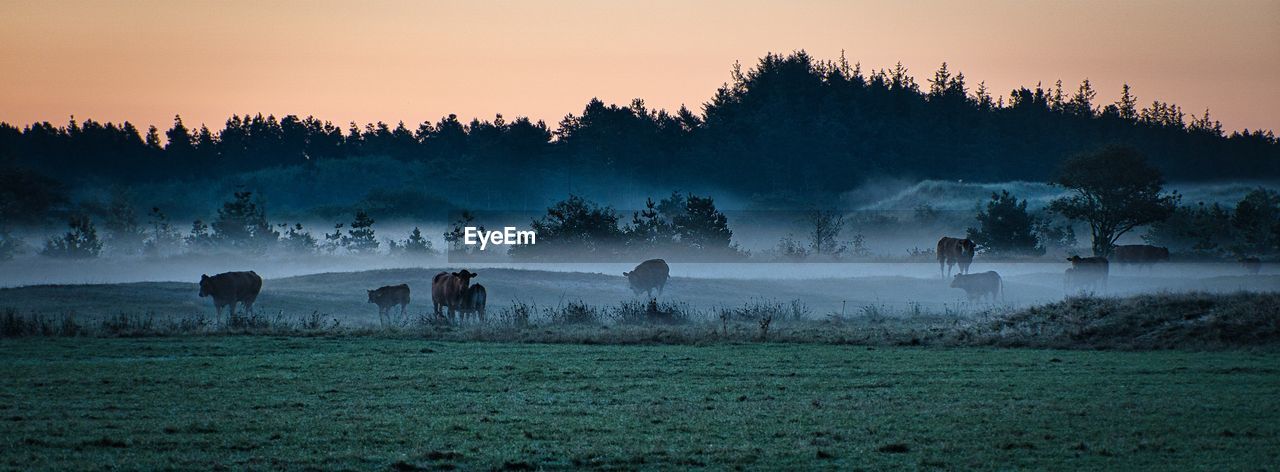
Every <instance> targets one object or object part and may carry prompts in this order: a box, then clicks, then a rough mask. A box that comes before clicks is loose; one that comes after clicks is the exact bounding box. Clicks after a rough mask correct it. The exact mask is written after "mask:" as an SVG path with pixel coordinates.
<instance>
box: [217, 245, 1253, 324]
mask: <svg viewBox="0 0 1280 472" xmlns="http://www.w3.org/2000/svg"><path fill="white" fill-rule="evenodd" d="M976 250H977V245H976V244H974V242H973V241H972V240H970V239H960V238H949V237H943V238H942V239H940V240H938V249H937V256H938V271H939V272H941V273H942V276H943V278H946V277H947V276H949V275H951V271H952V268H953V267H958V269H959V270H958V273H957V274H955V276H954V277H953V278H952V280H951V287H952V288H958V289H962V290H964V292H965V294H966V295H967V296H968V297H969V299H970V300H981V299H984V298H986V297H988V296H990V297H991V300H992V301H994V300H995V299H996V298H997V297H1000V298H1003V297H1004V282H1003V281H1002V280H1001V278H1000V274H999V273H997V272H996V271H993V270H992V271H987V272H982V273H977V274H971V273H969V267H970V266H971V265H972V264H973V257H974V254H975V253H976V252H977V251H976ZM1112 258H1113V259H1114V260H1115V261H1116V262H1117V263H1120V264H1129V265H1138V266H1149V265H1151V264H1155V263H1158V262H1164V261H1168V260H1169V250H1168V249H1166V248H1163V247H1158V246H1149V245H1145V244H1135V245H1122V246H1116V247H1115V250H1114V251H1113V253H1112ZM1067 261H1068V262H1070V263H1071V267H1068V268H1067V269H1066V272H1065V273H1064V277H1063V280H1064V285H1065V287H1066V289H1067V290H1077V289H1090V290H1099V291H1105V290H1106V288H1107V277H1108V275H1109V273H1110V262H1109V261H1108V260H1107V259H1106V258H1104V257H1080V256H1071V257H1068V258H1067ZM1240 262H1241V264H1242V266H1243V267H1244V268H1245V270H1246V271H1248V272H1249V273H1253V274H1256V273H1258V271H1259V270H1260V269H1261V267H1262V263H1261V261H1259V260H1258V259H1257V258H1253V257H1250V258H1244V259H1241V260H1240ZM477 275H478V274H476V273H474V272H471V271H468V270H466V269H463V270H460V271H458V272H440V273H439V274H436V276H435V277H433V278H432V279H431V304H432V306H433V307H434V309H435V315H436V317H437V318H440V319H443V320H447V321H448V322H449V323H463V322H466V320H467V318H468V317H472V318H474V319H476V320H477V321H481V322H482V321H484V316H485V304H486V302H487V301H488V292H487V291H486V290H485V288H484V286H483V285H480V284H472V283H471V279H474V278H476V277H477ZM622 275H623V276H625V277H626V278H627V281H628V283H629V284H630V285H631V290H632V291H633V292H634V293H635V294H636V295H639V294H641V293H644V294H646V296H648V297H653V292H654V291H657V293H658V296H661V295H662V290H663V288H664V287H666V284H667V279H668V278H670V276H671V268H670V266H668V265H667V262H666V261H664V260H662V259H650V260H647V261H644V262H641V263H640V265H637V266H636V268H635V269H633V270H631V271H629V272H623V273H622ZM261 290H262V277H260V276H258V274H257V273H255V272H253V271H248V272H226V273H222V274H218V275H215V276H212V277H210V276H208V275H202V276H200V296H201V297H212V298H213V306H214V308H215V309H216V310H217V312H218V316H219V317H221V316H222V308H223V307H227V306H230V307H231V314H232V315H235V310H236V304H241V305H243V306H244V308H245V310H246V311H249V312H252V311H253V302H254V301H255V300H257V298H258V293H259V292H260V291H261ZM368 294H369V303H372V304H375V305H377V306H378V319H379V321H380V322H382V323H386V322H387V321H390V320H391V318H392V316H391V310H392V309H393V308H395V307H396V306H399V307H400V317H401V320H402V321H405V320H407V317H408V308H409V298H410V290H409V285H408V284H399V285H388V286H385V287H381V288H378V289H375V290H369V291H368Z"/></svg>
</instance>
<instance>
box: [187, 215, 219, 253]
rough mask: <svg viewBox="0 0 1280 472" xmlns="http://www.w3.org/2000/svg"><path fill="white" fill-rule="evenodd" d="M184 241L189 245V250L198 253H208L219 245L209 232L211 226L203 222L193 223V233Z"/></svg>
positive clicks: (188, 234)
mask: <svg viewBox="0 0 1280 472" xmlns="http://www.w3.org/2000/svg"><path fill="white" fill-rule="evenodd" d="M183 239H184V241H186V243H187V248H188V249H190V250H192V251H196V252H203V251H208V250H210V249H213V247H214V246H215V245H216V244H217V240H216V239H214V237H213V233H212V232H211V231H210V230H209V225H208V224H207V223H205V222H204V221H201V220H195V221H192V222H191V231H190V232H189V233H187V236H186V237H185V238H183Z"/></svg>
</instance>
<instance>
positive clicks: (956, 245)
mask: <svg viewBox="0 0 1280 472" xmlns="http://www.w3.org/2000/svg"><path fill="white" fill-rule="evenodd" d="M977 249H978V245H977V244H974V243H973V240H970V239H959V238H948V237H946V236H943V237H942V239H939V240H938V272H941V273H942V276H943V277H946V276H949V275H951V266H954V265H957V264H959V265H960V273H961V274H968V273H969V264H972V263H973V253H974V251H976V250H977ZM944 265H945V266H946V269H945V270H944V269H943V266H944Z"/></svg>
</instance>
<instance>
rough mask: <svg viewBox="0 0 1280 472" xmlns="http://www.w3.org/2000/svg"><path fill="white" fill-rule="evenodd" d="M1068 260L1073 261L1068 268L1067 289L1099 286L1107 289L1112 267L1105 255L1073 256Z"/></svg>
mask: <svg viewBox="0 0 1280 472" xmlns="http://www.w3.org/2000/svg"><path fill="white" fill-rule="evenodd" d="M1067 261H1069V262H1071V268H1069V269H1067V271H1066V274H1065V276H1066V277H1065V281H1066V288H1067V290H1071V289H1073V288H1098V289H1100V290H1104V291H1105V290H1106V289H1107V275H1108V273H1109V272H1110V268H1109V264H1108V262H1107V259H1106V258H1105V257H1080V256H1071V257H1068V258H1067Z"/></svg>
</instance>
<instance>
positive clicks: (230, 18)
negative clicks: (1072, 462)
mask: <svg viewBox="0 0 1280 472" xmlns="http://www.w3.org/2000/svg"><path fill="white" fill-rule="evenodd" d="M360 3H364V2H336V1H328V0H325V1H319V2H297V1H292V0H290V1H278V2H249V1H242V0H228V1H222V2H163V1H154V0H139V1H130V2H125V1H80V2H65V1H50V2H37V1H26V0H22V1H16V0H0V11H3V13H4V14H0V48H2V49H0V70H3V71H4V73H3V74H0V121H4V122H8V123H11V124H18V125H25V124H27V123H31V122H35V121H50V122H53V123H56V124H65V123H66V121H67V119H68V117H69V116H70V115H75V116H76V117H77V119H80V120H84V119H87V118H92V119H95V120H98V121H114V122H120V121H124V120H129V121H132V122H133V123H135V124H136V125H138V126H139V128H142V129H145V128H146V126H147V125H156V126H157V127H159V128H161V129H166V128H168V127H169V125H170V123H171V122H172V118H173V115H175V114H181V115H182V116H183V118H184V121H186V123H187V124H188V126H191V127H197V126H199V124H201V123H205V124H208V125H209V127H210V128H213V129H217V128H220V127H221V125H222V123H223V122H224V121H225V120H226V118H227V117H229V116H230V115H231V114H245V113H259V112H261V113H264V114H274V115H276V116H284V115H288V114H296V115H300V116H306V115H314V116H316V117H318V118H321V119H324V120H330V121H333V122H334V123H335V124H338V125H340V126H342V127H343V128H345V127H346V123H348V122H350V121H356V122H358V123H361V124H363V123H367V122H376V121H385V122H388V123H395V122H397V121H404V122H405V123H407V124H409V125H410V126H411V127H416V124H417V123H419V122H422V121H424V120H429V121H432V122H434V121H436V120H437V119H439V118H440V117H441V116H444V115H447V114H449V113H456V114H458V115H459V116H460V117H463V118H466V119H470V118H471V117H480V118H484V119H488V118H492V117H493V116H494V114H496V113H502V114H504V115H505V116H506V117H508V119H510V118H512V117H515V116H529V117H531V118H534V119H543V120H546V121H547V123H548V125H551V126H553V127H554V126H555V125H556V123H557V122H559V120H560V119H561V118H562V117H563V116H564V115H565V114H567V113H580V112H581V110H582V107H583V105H585V104H586V102H587V101H588V100H589V99H591V98H592V97H599V98H600V99H602V100H604V101H605V102H611V103H628V102H630V101H631V99H632V98H637V97H638V98H643V99H645V101H646V102H647V103H648V104H649V106H650V107H651V108H667V109H675V108H678V107H679V106H680V105H681V104H687V105H688V106H689V107H690V108H693V109H698V108H700V106H701V104H702V103H703V102H705V101H707V100H709V99H710V98H711V96H712V94H713V93H714V92H715V89H716V87H718V86H719V85H720V84H722V83H723V82H725V81H726V80H728V78H729V70H730V67H731V66H732V64H733V62H734V61H741V62H742V63H743V65H744V66H751V65H753V64H754V63H755V61H756V60H757V59H758V58H759V57H761V56H763V55H764V54H765V53H766V52H771V51H772V52H783V53H785V52H790V51H794V50H799V49H804V50H807V51H808V52H809V53H810V54H812V55H814V56H815V57H817V58H820V59H834V58H836V57H838V56H839V55H840V53H841V51H842V50H844V51H845V55H846V56H847V57H848V58H849V60H850V61H851V62H854V61H856V62H861V63H862V65H863V67H864V69H879V68H889V67H892V65H893V64H894V63H896V62H898V61H901V62H902V63H903V64H904V65H905V66H907V67H908V68H909V69H910V71H911V73H912V75H914V76H915V77H916V79H917V81H918V82H920V83H921V84H922V85H923V84H925V80H926V78H927V77H929V76H931V74H932V71H933V70H934V69H936V68H937V67H938V65H939V64H940V63H942V62H943V61H946V62H948V64H949V66H950V68H951V69H952V70H953V71H961V72H964V74H965V76H966V77H967V79H968V80H969V83H970V86H971V87H976V86H977V84H978V82H979V81H985V82H986V83H987V86H988V87H989V88H990V89H991V90H992V91H993V92H994V93H996V94H999V95H1004V96H1007V95H1008V93H1009V91H1010V90H1011V89H1013V88H1015V87H1018V86H1034V85H1035V84H1036V83H1037V82H1043V83H1044V84H1045V85H1046V86H1049V85H1051V84H1052V83H1053V82H1054V81H1055V80H1058V79H1061V80H1062V81H1063V82H1064V84H1065V85H1064V88H1066V89H1068V90H1069V91H1074V89H1075V87H1076V85H1077V84H1079V82H1080V81H1081V80H1082V79H1085V78H1089V79H1090V80H1091V81H1092V82H1093V84H1094V85H1095V87H1096V88H1097V89H1098V91H1099V96H1098V101H1099V102H1100V103H1109V102H1111V101H1114V100H1115V99H1116V97H1117V96H1118V95H1119V91H1120V86H1121V84H1122V83H1123V82H1128V83H1129V84H1130V85H1131V86H1132V87H1133V89H1134V91H1135V92H1136V94H1137V96H1138V98H1139V102H1140V103H1141V104H1142V105H1144V106H1145V105H1148V104H1150V103H1151V101H1152V100H1157V99H1158V100H1161V101H1167V102H1174V103H1177V104H1179V105H1181V106H1182V107H1183V109H1184V110H1185V111H1186V112H1187V113H1188V115H1191V114H1195V115H1197V116H1198V115H1200V114H1202V113H1203V111H1204V109H1205V108H1210V109H1211V110H1212V116H1213V118H1215V119H1218V120H1221V121H1222V123H1223V125H1224V126H1225V127H1226V128H1227V129H1228V130H1236V129H1241V128H1250V129H1256V128H1265V129H1273V130H1280V112H1277V110H1280V87H1277V85H1280V82H1278V81H1277V77H1280V1H1277V0H1228V1H1221V2H1195V1H1187V0H1168V1H1152V0H1140V1H1129V2H1112V1H1068V2H1054V3H1048V2H1044V3H1040V2H1028V1H1013V0H984V1H978V2H963V3H961V2H947V1H940V0H927V1H908V2H892V3H891V2H838V1H804V2H766V1H760V0H747V1H738V2H726V1H708V2H690V1H671V0H656V1H648V2H623V1H618V2H592V1H585V0H555V1H544V2H537V3H534V2H528V3H517V2H495V1H478V2H473V3H466V2H456V3H454V2H450V3H429V2H392V1H381V2H368V3H364V4H360ZM1188 120H1190V116H1188Z"/></svg>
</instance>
